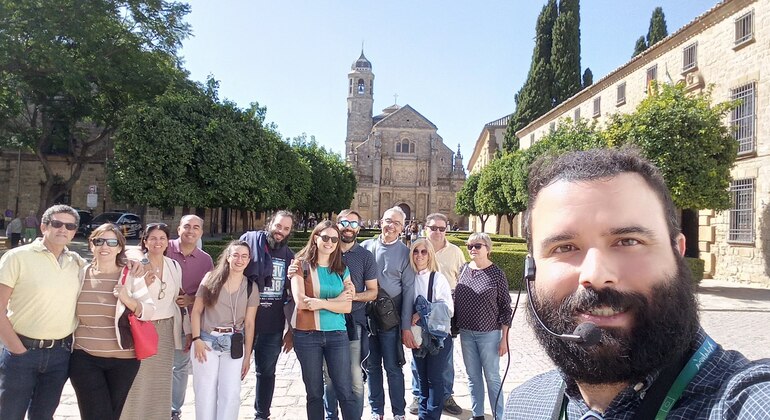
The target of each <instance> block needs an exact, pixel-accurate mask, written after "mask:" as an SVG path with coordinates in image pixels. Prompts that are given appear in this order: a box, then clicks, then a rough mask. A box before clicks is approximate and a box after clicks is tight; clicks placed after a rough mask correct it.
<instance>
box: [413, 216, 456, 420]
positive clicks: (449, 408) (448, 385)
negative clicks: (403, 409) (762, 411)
mask: <svg viewBox="0 0 770 420" xmlns="http://www.w3.org/2000/svg"><path fill="white" fill-rule="evenodd" d="M425 226H426V227H427V229H428V240H429V241H430V243H431V245H433V249H434V250H435V251H436V262H437V263H438V267H439V271H440V272H441V274H443V275H444V277H446V279H447V281H449V287H451V288H452V294H453V295H454V291H455V287H456V286H457V276H458V275H459V274H460V268H461V267H462V266H463V264H465V262H466V261H465V255H464V254H463V251H462V250H461V249H460V247H458V246H457V245H455V244H452V243H449V241H447V239H446V231H447V230H448V229H449V218H447V217H446V215H444V214H442V213H431V214H429V215H428V217H427V218H426V220H425ZM451 338H452V337H449V339H451ZM454 381H455V370H454V357H453V355H452V353H450V354H449V364H448V366H447V370H446V371H445V372H444V385H445V386H444V392H445V394H444V398H445V401H444V411H445V412H446V413H447V414H451V415H454V416H457V415H460V414H462V412H463V409H462V408H460V406H459V405H457V402H455V400H454V397H452V395H453V394H454ZM419 394H420V387H419V384H418V383H417V367H416V366H415V364H414V361H412V395H413V397H414V398H413V400H412V404H411V405H409V412H410V413H412V414H417V412H418V409H419V406H420V400H419V398H420V395H419Z"/></svg>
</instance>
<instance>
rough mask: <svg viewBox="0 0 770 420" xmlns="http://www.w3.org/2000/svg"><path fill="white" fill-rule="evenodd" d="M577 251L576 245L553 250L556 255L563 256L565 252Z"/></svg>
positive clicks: (562, 246) (561, 246) (558, 247)
mask: <svg viewBox="0 0 770 420" xmlns="http://www.w3.org/2000/svg"><path fill="white" fill-rule="evenodd" d="M574 250H575V246H574V245H559V246H557V247H556V248H554V249H553V253H554V254H563V253H565V252H571V251H574Z"/></svg>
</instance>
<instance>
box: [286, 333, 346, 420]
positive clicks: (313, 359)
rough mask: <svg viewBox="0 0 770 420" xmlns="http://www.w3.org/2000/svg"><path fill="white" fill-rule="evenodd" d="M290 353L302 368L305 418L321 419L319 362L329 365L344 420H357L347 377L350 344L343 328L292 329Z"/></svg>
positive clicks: (321, 369)
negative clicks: (324, 329)
mask: <svg viewBox="0 0 770 420" xmlns="http://www.w3.org/2000/svg"><path fill="white" fill-rule="evenodd" d="M294 352H295V353H296V354H297V360H299V364H300V366H301V367H302V381H303V382H305V392H307V404H306V405H305V409H306V413H307V418H308V420H323V418H324V400H323V396H324V378H323V363H324V361H326V365H327V366H328V367H329V376H330V377H331V380H332V384H333V385H334V390H335V391H336V393H337V399H338V401H339V404H340V411H342V418H343V419H345V420H353V419H359V418H360V416H358V415H357V414H356V401H355V398H354V397H353V391H352V382H351V378H350V344H349V341H348V333H347V331H300V330H295V331H294Z"/></svg>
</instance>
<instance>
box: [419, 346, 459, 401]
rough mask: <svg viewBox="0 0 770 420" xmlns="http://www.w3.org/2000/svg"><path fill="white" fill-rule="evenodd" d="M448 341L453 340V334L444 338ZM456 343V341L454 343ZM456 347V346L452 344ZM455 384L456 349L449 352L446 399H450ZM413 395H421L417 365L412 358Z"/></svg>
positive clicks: (445, 389)
mask: <svg viewBox="0 0 770 420" xmlns="http://www.w3.org/2000/svg"><path fill="white" fill-rule="evenodd" d="M447 341H452V336H448V337H447V338H445V339H444V345H446V342H447ZM452 344H454V343H452ZM452 347H453V348H454V346H452ZM454 384H455V356H454V351H452V352H449V364H448V365H447V368H446V369H445V370H444V401H446V400H447V399H449V397H451V396H452V395H453V394H454V393H455V390H454ZM412 395H414V397H415V398H419V397H420V382H419V381H418V380H417V365H415V364H414V359H412Z"/></svg>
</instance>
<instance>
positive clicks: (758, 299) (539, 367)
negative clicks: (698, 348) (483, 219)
mask: <svg viewBox="0 0 770 420" xmlns="http://www.w3.org/2000/svg"><path fill="white" fill-rule="evenodd" d="M698 296H699V299H700V303H701V323H702V324H703V326H704V328H705V329H706V331H708V333H709V334H710V335H711V336H712V337H713V338H714V339H715V340H716V341H717V342H718V343H720V344H721V345H722V346H724V347H725V348H727V349H737V350H740V351H741V352H743V354H744V355H746V356H747V357H748V358H750V359H756V358H767V357H770V334H768V332H767V328H768V327H767V326H768V325H770V288H767V287H763V286H760V285H753V284H752V285H747V284H736V283H730V282H725V281H719V280H703V282H702V283H701V285H700V287H699V294H698ZM512 298H513V301H514V302H515V301H516V296H515V294H513V295H512ZM525 305H526V296H522V297H521V300H520V302H519V305H518V310H517V312H516V315H515V317H514V320H513V325H512V326H511V332H510V346H511V351H510V369H509V370H508V374H507V376H506V378H505V381H504V384H503V392H504V393H505V394H506V395H507V394H508V393H509V392H510V391H511V390H512V389H513V388H514V387H516V386H517V385H519V384H521V383H522V382H524V381H525V380H527V379H529V378H531V377H532V376H534V375H536V374H538V373H541V372H544V371H546V370H548V369H550V368H552V367H553V364H552V363H551V361H550V360H549V359H548V357H547V356H546V355H545V353H544V352H543V351H542V350H541V349H540V346H539V345H538V344H537V342H536V340H535V338H534V335H533V334H532V332H531V329H530V328H529V326H528V325H527V323H526V316H525V314H524V312H525ZM456 343H457V344H456V345H455V355H454V357H455V399H456V401H457V403H458V404H459V405H460V407H463V408H464V409H465V410H464V412H463V413H462V414H461V415H459V416H456V417H455V416H448V415H446V414H445V415H444V416H443V418H447V419H453V418H459V419H467V418H469V417H470V416H471V412H470V410H469V409H470V396H469V393H468V377H467V375H466V374H465V371H464V366H463V363H462V353H461V351H460V346H459V341H458V342H456ZM410 357H411V355H410V354H409V352H407V358H410ZM507 361H508V358H503V359H502V361H501V372H504V371H505V367H506V362H507ZM408 366H409V364H408V363H407V365H406V367H405V368H404V376H405V377H406V385H407V396H406V399H407V404H409V402H410V401H411V394H410V392H411V390H410V388H411V386H410V385H411V372H410V369H409V368H408ZM194 399H195V396H194V393H193V390H192V381H190V386H189V388H188V390H187V402H186V403H185V406H184V410H183V418H186V419H193V418H194V417H195V412H194ZM253 404H254V372H253V364H252V371H251V372H250V373H249V375H248V376H247V378H246V379H245V380H244V381H243V386H242V388H241V410H240V416H239V418H241V419H252V418H253V415H254V414H253V413H254V410H253ZM485 406H486V413H487V416H486V417H487V418H488V419H491V418H492V414H491V410H490V409H489V404H488V403H486V402H485ZM389 411H390V408H389V407H387V408H386V412H389ZM369 413H370V410H369V407H368V404H366V406H365V407H364V418H369ZM78 417H79V416H78V409H77V401H76V399H75V394H74V392H73V391H72V388H71V387H70V386H69V383H67V385H66V387H65V389H64V394H63V395H62V399H61V404H60V405H59V408H58V410H57V412H56V416H55V418H56V419H76V418H78ZM388 417H390V416H388ZM388 417H386V418H388ZM271 418H272V419H292V420H295V419H303V418H305V388H304V384H303V382H302V377H301V371H300V366H299V362H297V359H296V357H295V356H294V353H293V352H291V353H289V354H281V356H280V358H279V360H278V367H277V379H276V389H275V397H274V399H273V408H272V416H271ZM407 418H409V419H416V418H417V416H412V415H409V414H407ZM159 420H164V419H159Z"/></svg>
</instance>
